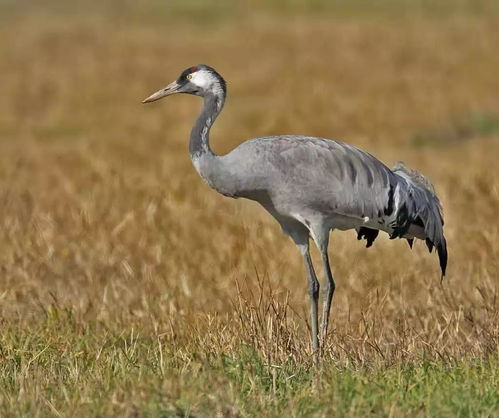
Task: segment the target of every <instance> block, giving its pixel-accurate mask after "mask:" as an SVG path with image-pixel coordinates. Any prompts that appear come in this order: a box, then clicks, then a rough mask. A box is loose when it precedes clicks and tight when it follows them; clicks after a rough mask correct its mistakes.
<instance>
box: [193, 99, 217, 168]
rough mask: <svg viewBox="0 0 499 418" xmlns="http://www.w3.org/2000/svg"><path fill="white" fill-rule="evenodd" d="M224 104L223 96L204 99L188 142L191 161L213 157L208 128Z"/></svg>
mask: <svg viewBox="0 0 499 418" xmlns="http://www.w3.org/2000/svg"><path fill="white" fill-rule="evenodd" d="M224 102H225V97H224V95H223V94H220V95H214V94H207V95H206V96H205V97H204V106H203V110H202V111H201V114H200V115H199V117H198V119H197V121H196V123H195V124H194V127H193V128H192V131H191V140H190V142H189V153H190V154H191V158H192V159H193V160H194V159H198V158H200V157H202V156H204V155H213V156H214V155H215V153H214V152H213V151H212V150H211V148H210V137H209V136H210V128H211V126H212V125H213V122H215V119H216V118H217V116H218V114H219V113H220V111H221V110H222V107H223V105H224Z"/></svg>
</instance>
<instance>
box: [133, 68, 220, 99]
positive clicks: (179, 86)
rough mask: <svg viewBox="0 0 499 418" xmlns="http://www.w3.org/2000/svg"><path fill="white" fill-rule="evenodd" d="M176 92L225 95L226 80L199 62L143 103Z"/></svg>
mask: <svg viewBox="0 0 499 418" xmlns="http://www.w3.org/2000/svg"><path fill="white" fill-rule="evenodd" d="M176 93H186V94H194V95H196V96H203V97H204V96H207V95H214V96H225V93H226V86H225V80H224V79H223V78H222V76H221V75H220V74H218V73H217V72H216V71H215V69H213V68H211V67H209V66H207V65H203V64H199V65H195V66H194V67H190V68H187V69H186V70H184V71H183V72H182V74H180V77H179V78H178V79H177V80H175V81H174V82H173V83H170V84H168V85H167V86H166V87H164V88H162V89H161V90H158V91H157V92H156V93H153V94H151V95H150V96H149V97H148V98H147V99H145V100H144V101H143V102H142V103H151V102H154V101H156V100H159V99H162V98H163V97H166V96H170V95H172V94H176Z"/></svg>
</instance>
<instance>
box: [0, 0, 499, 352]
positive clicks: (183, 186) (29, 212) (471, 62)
mask: <svg viewBox="0 0 499 418" xmlns="http://www.w3.org/2000/svg"><path fill="white" fill-rule="evenodd" d="M498 17H499V3H498V2H497V1H492V0H490V1H487V0H473V1H472V0H456V1H451V0H439V1H438V2H435V1H424V0H420V1H408V0H377V1H366V0H351V1H320V0H316V1H298V0H295V1H293V0H288V1H286V0H282V1H276V0H272V1H247V0H240V1H223V0H222V1H216V2H214V1H212V2H205V1H198V0H183V1H174V0H171V1H159V0H142V1H125V0H123V1H118V0H113V1H106V2H99V1H83V0H81V1H79V0H77V1H71V2H67V1H62V0H46V1H20V0H15V1H14V0H12V1H9V0H2V1H1V2H0V49H1V51H2V58H1V60H0V78H1V86H2V88H1V94H0V202H1V203H0V223H1V226H0V234H1V239H0V265H1V271H2V274H1V279H0V295H1V298H2V300H3V302H2V304H1V306H0V313H1V315H2V318H4V320H5V321H7V323H9V324H24V325H23V326H28V325H29V326H34V325H33V324H36V323H37V321H38V320H42V319H43V320H44V318H45V317H46V311H47V309H48V307H51V306H52V307H54V306H55V307H56V308H61V309H62V308H64V309H67V310H69V311H70V312H72V315H74V316H75V317H77V318H80V320H82V321H93V320H99V321H103V323H105V324H106V325H107V326H108V327H110V328H117V329H120V328H121V329H122V328H127V327H133V326H135V327H138V328H140V329H141V330H142V331H141V332H143V333H145V334H147V333H148V332H156V331H157V330H163V331H164V329H166V328H167V324H168V323H170V322H168V321H175V322H176V323H177V324H178V323H180V324H192V323H195V322H196V321H201V322H202V321H203V320H206V321H207V318H210V315H222V317H221V319H220V323H223V324H230V320H231V316H232V315H233V312H234V304H233V302H234V298H236V295H237V292H238V291H239V292H240V294H241V295H243V297H245V298H246V297H247V298H248V300H249V301H250V302H248V303H251V300H252V299H251V297H252V296H251V295H258V293H259V292H260V291H263V292H264V294H265V295H266V296H265V297H268V295H269V293H268V291H267V290H262V289H261V288H260V287H259V286H260V285H259V284H258V283H261V282H262V281H263V282H264V286H263V287H264V289H272V292H275V295H276V296H275V297H277V298H278V299H279V300H284V299H285V298H286V297H287V298H288V299H286V300H287V301H288V302H287V303H289V306H290V307H291V308H292V310H293V312H295V314H296V315H295V314H293V319H292V320H291V321H292V322H293V321H294V322H293V323H294V324H295V325H296V329H297V330H298V331H297V332H298V333H299V334H300V335H301V336H302V339H303V341H304V344H305V346H306V344H307V343H306V339H307V324H306V320H307V319H306V318H307V312H308V296H307V293H306V283H305V278H304V275H303V266H302V264H301V258H300V257H299V255H298V252H297V251H296V249H295V248H294V246H293V244H292V243H291V241H290V240H289V239H288V238H287V237H285V236H283V235H282V234H281V232H280V230H279V227H278V225H277V224H275V223H274V221H273V220H272V219H271V218H270V217H268V216H267V215H266V214H265V213H264V212H263V211H262V210H261V209H260V208H259V207H257V206H256V205H255V204H253V203H251V202H248V201H239V200H238V201H234V200H230V199H227V198H223V197H222V196H219V195H218V194H216V193H215V192H213V191H211V190H210V189H209V188H208V187H207V186H206V185H205V184H204V183H203V182H202V181H201V179H200V178H198V176H197V174H196V172H195V171H194V170H193V168H192V166H191V162H190V160H189V156H188V152H187V147H188V145H187V141H188V135H189V132H190V128H191V126H192V124H193V122H194V120H195V117H196V114H197V112H198V111H199V109H200V106H201V103H200V100H199V99H197V98H194V97H190V96H177V97H175V98H171V99H168V100H164V101H161V102H159V103H155V104H154V105H150V106H143V105H142V104H141V100H142V99H144V98H145V97H147V96H148V95H149V94H150V93H152V92H154V91H156V90H158V89H159V88H161V87H163V86H164V85H166V84H167V83H169V82H171V81H173V80H174V79H176V78H177V77H178V75H179V74H180V72H181V71H182V70H184V69H185V68H187V67H189V66H192V65H195V64H197V63H205V64H208V65H211V66H213V67H215V68H216V69H217V70H218V71H219V72H220V73H221V74H222V75H223V76H224V77H225V78H226V80H227V81H228V100H227V102H226V106H225V109H224V111H223V113H222V115H221V117H220V118H219V119H218V120H217V123H216V124H215V127H214V129H213V130H212V135H211V142H212V146H213V148H214V149H215V150H216V151H217V152H219V153H225V152H228V151H229V150H231V149H232V148H233V147H235V146H237V145H238V144H239V143H240V142H242V141H243V140H246V139H248V138H251V137H257V136H266V135H273V134H285V133H293V134H309V135H316V136H322V137H326V138H332V139H339V140H343V141H345V142H348V143H350V144H353V145H355V146H358V147H362V148H364V149H365V150H367V151H368V152H370V153H372V154H374V155H375V156H376V157H378V158H379V159H381V160H382V161H384V162H386V164H387V165H389V166H392V165H393V164H394V163H395V162H396V161H397V160H403V161H405V162H406V163H407V164H408V165H409V166H411V167H412V168H415V169H417V170H419V171H421V172H423V173H424V174H425V175H427V176H428V177H429V178H430V179H431V180H432V182H433V183H434V185H435V186H436V189H437V192H438V193H439V195H440V197H441V200H442V203H443V207H444V214H445V219H446V229H445V231H446V235H447V237H448V241H449V252H450V261H449V269H448V277H447V278H446V281H444V282H443V284H442V285H441V284H440V281H439V269H438V263H437V258H436V256H435V254H431V255H430V254H428V253H427V251H426V247H425V246H424V245H416V247H415V248H414V249H413V250H412V251H410V249H409V248H408V247H407V244H406V243H405V242H402V241H390V240H388V239H387V238H386V237H383V238H381V239H379V240H378V241H377V242H376V245H374V247H373V248H371V249H369V250H366V249H365V248H364V246H363V244H362V243H360V242H357V241H356V240H355V233H354V232H352V231H350V232H344V233H339V232H338V233H333V234H332V243H331V247H330V248H331V249H330V254H331V258H332V265H333V267H334V274H335V277H336V282H337V292H336V295H335V301H334V307H333V322H334V325H333V327H334V328H335V330H336V332H337V333H338V335H353V336H359V338H360V336H361V335H362V332H363V331H362V330H363V329H364V328H363V327H364V326H365V322H362V321H361V318H364V320H366V318H367V321H368V323H371V324H372V325H373V326H374V325H375V324H378V323H383V324H384V327H381V328H377V329H378V331H379V332H385V333H391V334H390V335H391V337H389V338H388V337H386V339H383V341H384V342H387V343H388V342H389V341H392V342H393V341H395V340H397V339H398V338H399V337H400V335H401V334H400V332H401V331H400V328H399V325H397V324H399V322H398V321H399V320H402V319H401V318H403V321H406V322H405V323H406V326H407V327H408V328H409V329H413V330H414V336H415V337H414V338H415V341H416V340H417V338H420V337H416V335H419V336H421V335H422V336H423V337H421V338H422V340H423V339H425V338H426V339H425V340H424V341H429V340H431V338H432V336H433V335H434V333H435V336H436V335H437V334H438V330H441V328H439V327H441V326H443V325H442V323H444V324H447V323H448V322H449V321H450V322H452V323H453V324H454V325H456V327H457V328H456V327H454V328H452V330H453V331H452V332H453V333H451V334H449V335H448V342H447V343H446V344H447V345H445V347H446V348H449V347H451V345H449V344H448V343H449V342H451V341H452V342H454V343H455V344H453V345H452V350H457V351H459V350H461V351H463V352H464V351H466V350H469V349H470V346H473V347H474V349H476V350H477V353H478V352H483V351H486V350H487V347H489V349H490V344H492V343H491V341H495V340H490V338H492V337H490V335H497V334H494V332H497V322H496V321H495V319H497V303H496V299H495V297H496V295H497V284H498V282H497V275H498V272H499V259H498V247H497V242H498V240H499V224H498V222H497V212H498V210H499V189H498V187H499V182H498V174H499V168H498V164H497V157H498V155H499V142H498V138H499V77H498V74H499V53H498V49H497V46H498V45H499V25H498ZM314 257H316V254H314ZM316 260H317V259H316ZM238 285H239V290H238V291H237V290H236V288H237V286H238ZM285 295H287V296H285ZM255 297H256V296H255ZM366 312H367V313H368V314H367V316H366ZM223 315H228V316H223ZM203 318H204V319H203ZM30 321H31V322H30ZM182 321H183V322H182ZM369 321H371V322H369ZM376 321H381V322H376ZM206 324H209V321H208V322H206ZM203 326H204V325H203ZM227 326H230V325H227ZM238 326H239V325H237V326H236V325H234V327H235V328H234V329H238V328H237V327H238ZM206 327H208V325H206ZM180 328H181V327H180ZM449 329H450V328H449ZM155 330H156V331H155ZM206 330H208V328H206ZM383 330H384V331H383ZM387 330H390V332H388V331H387ZM484 330H487V332H485V331H484ZM165 332H166V331H165ZM178 332H181V331H178ZM449 332H450V331H449ZM342 333H343V334H342ZM418 333H419V334H418ZM234 335H236V334H234ZM444 335H447V334H445V333H444ZM487 336H488V337H487ZM435 338H436V337H435ZM439 338H440V339H439V340H438V341H440V342H441V341H443V340H442V338H443V337H439ZM487 338H489V339H487ZM444 339H445V338H444ZM422 340H421V341H422ZM435 341H436V340H435ZM234 344H236V342H234ZM416 346H418V345H417V344H415V345H414V347H416ZM411 347H412V346H411ZM449 349H451V348H449Z"/></svg>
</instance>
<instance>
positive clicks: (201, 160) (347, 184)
mask: <svg viewBox="0 0 499 418" xmlns="http://www.w3.org/2000/svg"><path fill="white" fill-rule="evenodd" d="M176 93H187V94H193V95H196V96H201V97H203V98H204V107H203V110H202V112H201V114H200V115H199V117H198V119H197V121H196V123H195V124H194V127H193V128H192V132H191V136H190V143H189V152H190V156H191V159H192V163H193V165H194V167H195V168H196V170H197V172H198V173H199V175H200V176H201V177H202V178H203V179H204V181H205V182H206V183H207V184H208V185H209V186H210V187H211V188H213V189H214V190H216V191H217V192H219V193H221V194H223V195H224V196H229V197H232V198H246V199H251V200H254V201H257V202H258V203H260V204H261V205H262V206H263V207H264V208H265V209H266V210H267V211H268V212H269V213H270V214H271V215H272V216H273V217H274V218H275V219H276V220H277V222H279V224H280V226H281V228H282V231H283V232H284V233H285V234H287V235H289V236H290V237H291V238H292V239H293V241H294V243H295V244H296V246H297V247H298V249H299V250H300V252H301V254H302V256H303V259H304V262H305V268H306V274H307V279H308V289H309V295H310V301H311V313H310V315H311V328H312V348H313V350H314V352H315V353H317V351H318V349H319V334H318V331H319V320H318V300H319V281H318V280H317V276H316V274H315V271H314V267H313V264H312V260H311V258H310V251H309V240H310V237H311V238H312V239H313V241H314V242H315V244H316V245H317V248H318V249H319V251H320V253H321V257H322V263H323V266H324V272H325V276H326V279H327V280H326V282H325V292H324V301H323V311H322V325H321V339H323V338H324V337H325V336H326V333H327V329H328V323H329V311H330V309H331V301H332V298H333V294H334V289H335V283H334V279H333V275H332V273H331V268H330V265H329V257H328V251H327V250H328V243H329V231H331V230H334V229H339V230H348V229H355V230H356V231H357V233H358V235H357V238H358V239H362V238H364V239H365V240H366V241H367V245H366V246H367V247H370V246H371V245H372V243H373V241H374V240H375V238H376V237H377V235H378V233H379V231H380V230H381V231H385V232H387V233H388V234H389V235H390V238H405V239H407V241H408V242H409V245H410V246H411V248H412V244H413V240H414V238H418V239H421V240H425V241H426V244H427V246H428V249H429V250H430V252H431V251H432V249H433V247H434V246H435V247H436V249H437V252H438V256H439V261H440V267H441V272H442V277H443V276H444V275H445V269H446V265H447V245H446V241H445V237H444V234H443V224H444V222H443V217H442V212H441V205H440V202H439V200H438V197H437V196H436V194H435V191H434V189H433V187H432V185H431V184H430V183H429V182H428V180H426V178H425V177H423V176H422V175H421V174H419V173H417V172H416V171H413V170H410V169H408V168H406V167H405V166H404V165H403V164H401V163H398V164H397V165H396V166H395V167H394V168H393V169H391V170H390V169H389V168H388V167H387V166H385V165H384V164H383V163H382V162H380V161H379V160H377V159H376V158H375V157H373V156H372V155H370V154H368V153H367V152H364V151H362V150H360V149H358V148H356V147H353V146H351V145H347V144H345V143H342V142H339V141H332V140H328V139H324V138H316V137H309V136H301V135H279V136H271V137H262V138H254V139H250V140H248V141H246V142H243V143H242V144H241V145H239V146H238V147H237V148H235V149H234V150H233V151H231V152H229V153H228V154H226V155H217V154H215V153H214V152H213V151H212V149H211V148H210V143H209V132H210V128H211V126H212V125H213V122H214V121H215V119H216V117H217V116H218V115H219V114H220V111H221V110H222V107H223V105H224V102H225V97H226V93H227V88H226V84H225V81H224V79H223V78H222V77H221V76H220V74H218V73H217V71H215V69H213V68H211V67H209V66H207V65H202V64H200V65H197V66H194V67H190V68H188V69H186V70H185V71H183V72H182V74H181V75H180V77H179V78H178V79H177V80H176V81H174V82H173V83H171V84H169V85H168V86H166V87H165V88H163V89H161V90H159V91H157V92H156V93H154V94H152V95H151V96H149V97H148V98H147V99H145V100H144V101H143V103H150V102H153V101H156V100H159V99H161V98H162V97H165V96H169V95H172V94H176Z"/></svg>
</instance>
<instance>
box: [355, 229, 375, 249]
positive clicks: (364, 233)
mask: <svg viewBox="0 0 499 418" xmlns="http://www.w3.org/2000/svg"><path fill="white" fill-rule="evenodd" d="M378 234H379V231H378V230H377V229H371V228H366V227H365V226H361V227H360V228H359V230H358V231H357V239H358V240H361V239H362V238H365V240H366V241H367V244H366V248H369V247H370V246H371V245H373V242H374V240H375V239H376V237H377V236H378Z"/></svg>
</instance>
